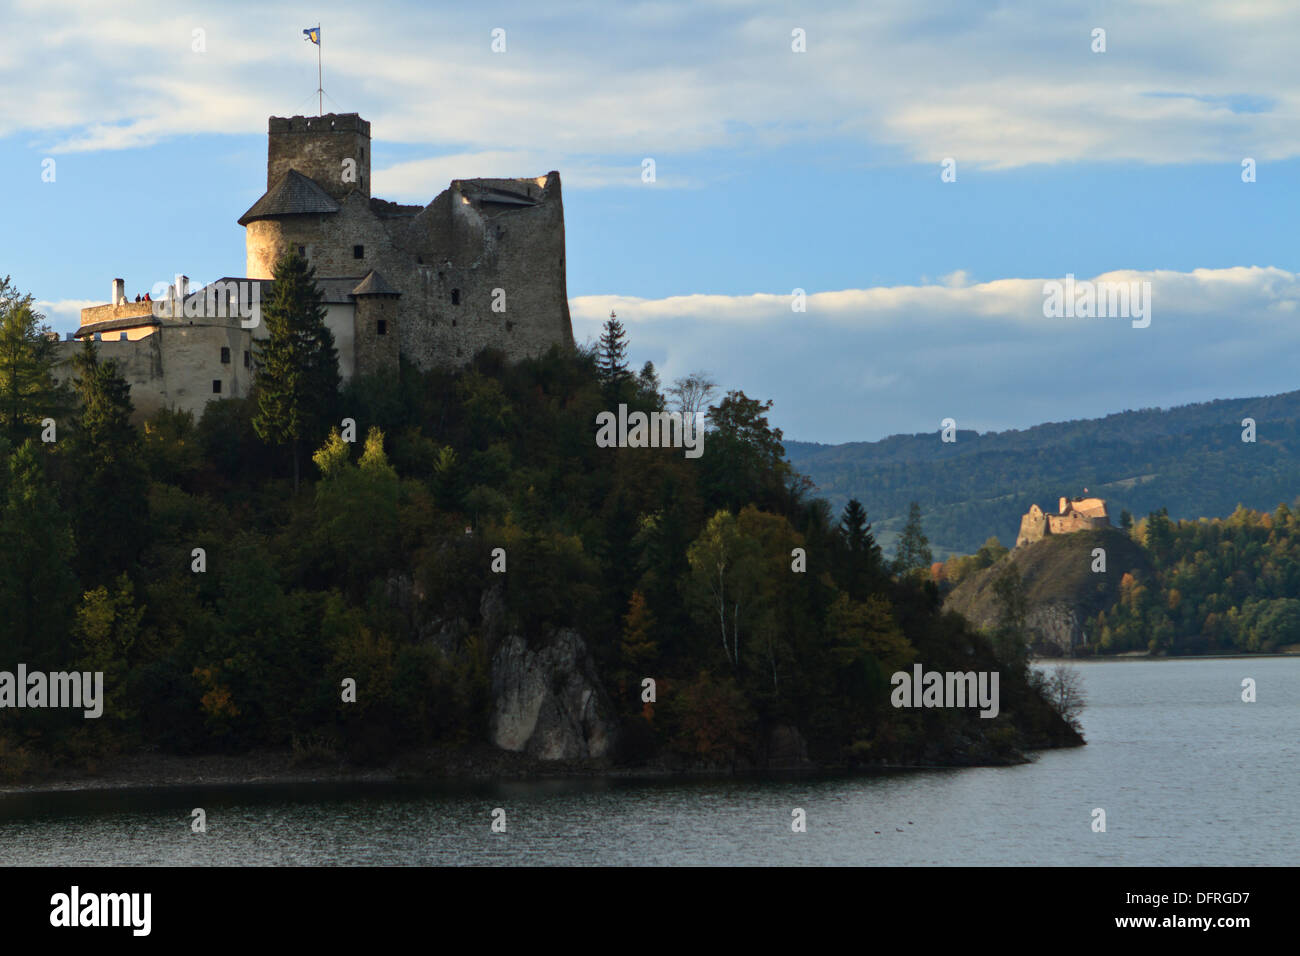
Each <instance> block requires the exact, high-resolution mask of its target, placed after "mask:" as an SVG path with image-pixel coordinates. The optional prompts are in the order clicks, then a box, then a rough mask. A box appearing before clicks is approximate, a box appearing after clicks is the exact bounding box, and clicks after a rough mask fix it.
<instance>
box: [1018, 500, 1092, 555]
mask: <svg viewBox="0 0 1300 956" xmlns="http://www.w3.org/2000/svg"><path fill="white" fill-rule="evenodd" d="M1083 491H1084V494H1083V496H1082V497H1079V498H1061V500H1060V503H1059V505H1058V513H1057V514H1054V515H1053V514H1048V513H1047V512H1045V511H1043V509H1042V508H1040V507H1038V505H1036V504H1034V505H1030V506H1029V512H1028V513H1027V514H1026V515H1024V516H1023V517H1022V518H1021V519H1020V534H1018V535H1017V536H1016V547H1017V548H1019V547H1022V546H1024V545H1027V544H1033V543H1034V542H1035V541H1041V540H1043V538H1045V537H1046V536H1047V535H1049V534H1070V533H1072V532H1075V531H1096V530H1098V529H1101V528H1109V527H1110V526H1111V524H1110V516H1109V515H1108V514H1107V513H1106V502H1105V501H1103V500H1102V499H1100V498H1093V497H1088V494H1087V492H1088V489H1087V488H1085V489H1083Z"/></svg>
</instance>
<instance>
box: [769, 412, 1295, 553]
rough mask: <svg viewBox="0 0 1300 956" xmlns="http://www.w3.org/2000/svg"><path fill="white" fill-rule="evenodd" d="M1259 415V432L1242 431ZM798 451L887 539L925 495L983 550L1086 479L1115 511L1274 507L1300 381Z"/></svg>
mask: <svg viewBox="0 0 1300 956" xmlns="http://www.w3.org/2000/svg"><path fill="white" fill-rule="evenodd" d="M1245 418H1252V419H1254V421H1255V425H1256V441H1254V442H1253V443H1252V442H1244V441H1242V431H1243V428H1242V420H1243V419H1245ZM786 451H787V453H788V455H789V458H790V461H791V463H792V464H793V465H794V467H795V469H796V470H797V471H799V472H800V473H802V474H804V475H807V476H808V477H809V478H810V479H811V480H812V481H813V482H814V484H815V485H816V488H817V493H818V494H820V495H823V496H825V497H826V498H828V499H829V500H830V502H831V505H832V506H833V507H834V508H836V509H839V508H842V507H843V505H844V504H845V502H847V501H848V500H849V499H850V498H858V499H860V500H861V501H862V502H863V503H864V504H865V505H866V506H867V510H868V513H869V514H870V517H871V521H872V525H873V527H874V528H875V529H876V531H877V532H878V534H879V539H880V542H881V544H882V546H884V547H885V549H886V551H890V550H892V546H893V542H894V539H895V536H896V535H897V533H898V532H899V531H900V530H901V528H902V526H903V523H904V521H905V520H906V516H907V509H908V504H909V502H911V501H917V502H919V503H920V505H921V512H922V516H923V519H924V522H925V529H926V533H927V535H928V536H929V538H930V545H931V548H932V549H933V550H934V552H935V555H936V557H938V558H943V557H947V556H949V555H952V554H969V553H972V552H974V551H975V550H976V549H977V548H979V547H980V545H981V544H983V543H984V541H985V540H987V539H988V538H989V537H990V536H996V537H997V538H998V539H999V540H1000V541H1002V542H1003V543H1004V544H1007V545H1011V544H1014V543H1015V536H1016V532H1017V530H1018V529H1019V525H1020V516H1021V515H1022V514H1024V512H1025V511H1026V510H1028V508H1029V505H1030V504H1031V503H1034V502H1037V503H1038V504H1039V505H1040V506H1042V507H1043V508H1045V509H1047V510H1049V511H1055V508H1056V501H1057V499H1058V498H1059V497H1060V496H1061V495H1077V494H1080V493H1081V492H1082V490H1083V488H1085V487H1086V488H1087V489H1088V490H1089V491H1090V492H1091V493H1092V494H1095V495H1099V496H1101V497H1103V498H1105V499H1106V502H1107V506H1108V508H1109V510H1110V514H1111V516H1112V520H1116V519H1117V518H1118V516H1119V514H1120V512H1121V511H1122V510H1127V511H1129V512H1130V513H1132V514H1133V515H1143V514H1147V513H1149V512H1153V511H1156V510H1158V509H1159V508H1167V509H1168V513H1169V516H1170V517H1171V518H1174V519H1179V518H1200V517H1205V516H1220V517H1223V516H1227V515H1229V514H1231V513H1232V512H1233V511H1234V509H1235V508H1236V507H1237V505H1238V504H1242V505H1245V506H1246V507H1248V508H1255V509H1261V510H1265V511H1270V510H1272V509H1273V508H1275V507H1276V506H1277V505H1278V504H1280V503H1283V502H1289V501H1292V500H1293V499H1294V498H1295V497H1296V496H1297V494H1300V391H1298V392H1288V393H1286V394H1283V395H1274V396H1270V397H1265V398H1243V399H1227V400H1220V401H1213V402H1204V403H1200V404H1195V405H1184V406H1181V407H1178V408H1171V409H1143V410H1141V411H1126V412H1121V413H1117V414H1114V415H1108V416H1106V417H1105V418H1098V419H1089V420H1083V421H1074V422H1063V423H1050V424H1044V425H1037V426H1035V427H1033V428H1028V429H1025V430H1012V431H1004V432H988V433H985V434H983V435H980V434H977V433H976V432H973V431H960V432H958V433H957V440H956V441H955V442H949V443H945V442H942V441H940V437H939V432H938V430H937V429H936V430H935V431H934V432H932V433H929V434H921V435H895V436H892V437H890V438H886V439H883V440H881V441H878V442H852V443H848V444H842V445H819V444H810V443H805V442H798V441H789V442H787V443H786Z"/></svg>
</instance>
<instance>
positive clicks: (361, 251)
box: [352, 246, 366, 259]
mask: <svg viewBox="0 0 1300 956" xmlns="http://www.w3.org/2000/svg"><path fill="white" fill-rule="evenodd" d="M365 257H366V247H365V246H353V247H352V258H353V259H364V258H365Z"/></svg>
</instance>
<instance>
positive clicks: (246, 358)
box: [244, 349, 253, 368]
mask: <svg viewBox="0 0 1300 956" xmlns="http://www.w3.org/2000/svg"><path fill="white" fill-rule="evenodd" d="M252 364H253V359H252V356H250V355H249V354H248V349H244V368H250V367H251V366H252Z"/></svg>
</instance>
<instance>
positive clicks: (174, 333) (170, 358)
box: [56, 113, 573, 418]
mask: <svg viewBox="0 0 1300 956" xmlns="http://www.w3.org/2000/svg"><path fill="white" fill-rule="evenodd" d="M370 157H371V144H370V124H369V123H368V122H366V121H365V120H364V119H362V118H361V117H360V116H358V115H357V114H356V113H342V114H333V113H331V114H328V115H325V116H311V117H304V116H294V117H290V118H285V117H278V116H273V117H271V118H270V122H269V127H268V138H267V160H266V191H265V193H263V195H262V197H261V198H260V199H258V200H257V202H255V203H254V204H253V205H252V207H251V208H250V209H249V210H248V211H247V212H246V213H244V215H243V216H241V217H240V218H239V223H240V224H241V225H243V226H244V227H245V254H246V273H247V274H246V275H245V276H242V277H226V278H223V279H219V280H217V281H215V282H212V283H209V284H208V285H206V286H203V287H201V288H199V287H196V288H194V289H191V288H190V284H189V280H188V279H187V278H186V277H185V276H184V275H181V274H179V273H177V274H176V276H175V282H174V283H173V282H170V281H169V280H164V281H162V282H157V283H154V284H153V285H152V286H150V285H149V284H147V283H146V284H145V286H144V289H143V290H141V293H139V294H137V296H136V300H135V301H132V300H131V299H129V298H128V296H127V292H126V282H125V280H124V279H114V280H113V285H112V299H111V301H110V302H109V303H108V304H106V305H96V306H91V307H89V308H85V309H82V310H81V327H80V329H79V330H78V331H77V332H76V333H75V335H74V336H70V341H68V342H65V343H62V346H63V347H62V350H61V351H62V356H61V359H62V361H61V364H60V365H59V366H58V367H57V368H56V375H58V376H59V377H60V378H63V379H66V378H68V377H69V376H70V375H71V365H70V363H69V361H68V359H70V358H71V357H72V355H73V354H74V352H75V351H76V349H78V348H80V346H79V345H78V344H77V343H76V342H75V341H72V340H71V339H85V338H94V339H95V340H96V341H97V342H100V343H102V344H101V345H100V350H101V354H102V356H103V358H105V359H113V360H115V361H117V363H118V367H119V369H120V370H121V371H122V373H123V375H125V376H126V378H127V381H128V383H129V384H130V385H131V398H132V401H133V402H134V403H135V406H136V410H137V417H141V418H143V417H148V416H150V415H152V414H154V413H155V412H157V411H158V410H159V409H161V408H168V407H174V408H179V409H183V410H186V411H190V412H193V413H194V414H195V415H196V416H199V415H201V414H202V413H203V409H204V407H205V406H206V405H207V403H208V402H210V401H214V400H220V399H222V398H230V397H243V396H246V395H248V394H249V391H250V389H251V387H252V384H253V381H254V379H255V376H256V370H257V369H256V366H257V362H256V357H255V356H256V354H257V350H256V348H255V347H254V341H255V340H256V339H259V338H262V337H264V336H265V335H266V329H265V326H264V325H259V324H257V323H255V322H254V323H249V324H244V323H242V322H241V320H240V317H238V316H235V315H234V314H233V313H232V311H231V310H230V309H228V308H226V306H225V303H226V302H227V301H230V302H232V303H233V301H234V299H235V298H236V297H240V298H241V301H247V300H248V299H249V297H250V292H251V291H256V292H258V293H259V295H260V300H261V301H262V302H265V301H267V300H268V299H269V297H270V291H271V290H270V284H271V278H272V272H273V269H274V266H275V262H276V260H277V259H278V258H279V257H280V256H281V255H283V254H284V253H286V252H289V251H290V250H293V249H296V250H297V251H298V252H299V253H301V254H302V255H303V256H304V257H305V258H306V259H307V260H308V261H309V262H310V263H311V264H312V265H313V266H314V267H315V269H316V282H317V285H318V286H319V288H320V290H321V292H322V294H323V298H324V305H325V309H326V320H325V321H326V324H327V325H328V326H329V328H330V331H331V332H332V333H333V334H334V341H335V345H336V347H337V348H338V352H339V371H340V373H341V374H342V376H343V378H344V379H345V380H347V379H350V378H352V377H353V376H354V375H367V374H381V375H392V374H396V373H397V370H398V368H399V367H400V362H401V359H402V358H406V359H407V360H408V361H410V362H411V363H412V364H414V365H415V366H416V367H418V368H422V369H428V368H432V367H454V366H459V365H463V364H464V363H466V362H468V361H469V360H470V359H472V358H473V357H474V355H475V354H476V353H477V352H479V351H480V350H481V349H483V348H486V347H492V348H497V349H500V350H501V351H502V352H504V353H505V355H506V357H507V359H509V360H511V361H518V360H520V359H523V358H526V357H529V356H535V355H539V354H541V353H544V352H545V351H546V350H548V349H549V348H551V347H552V346H559V347H561V348H565V349H569V348H572V347H573V327H572V324H571V322H570V318H569V302H568V292H567V285H566V280H565V264H564V263H565V253H564V206H563V201H562V198H561V193H560V174H559V173H557V172H554V171H552V172H549V173H547V174H546V175H544V176H538V177H536V178H533V179H457V180H453V181H452V183H451V185H450V186H449V187H448V188H447V189H444V190H443V191H442V192H441V193H439V194H438V195H437V196H436V197H435V198H434V199H433V201H432V202H430V203H429V204H428V205H427V206H418V205H401V204H399V203H393V202H386V201H385V200H382V199H376V198H374V197H372V196H371V195H370ZM250 287H251V288H250ZM146 291H152V298H153V301H152V302H150V301H140V299H141V298H142V297H144V296H143V294H144V292H146ZM160 300H165V303H164V302H161V301H160Z"/></svg>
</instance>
